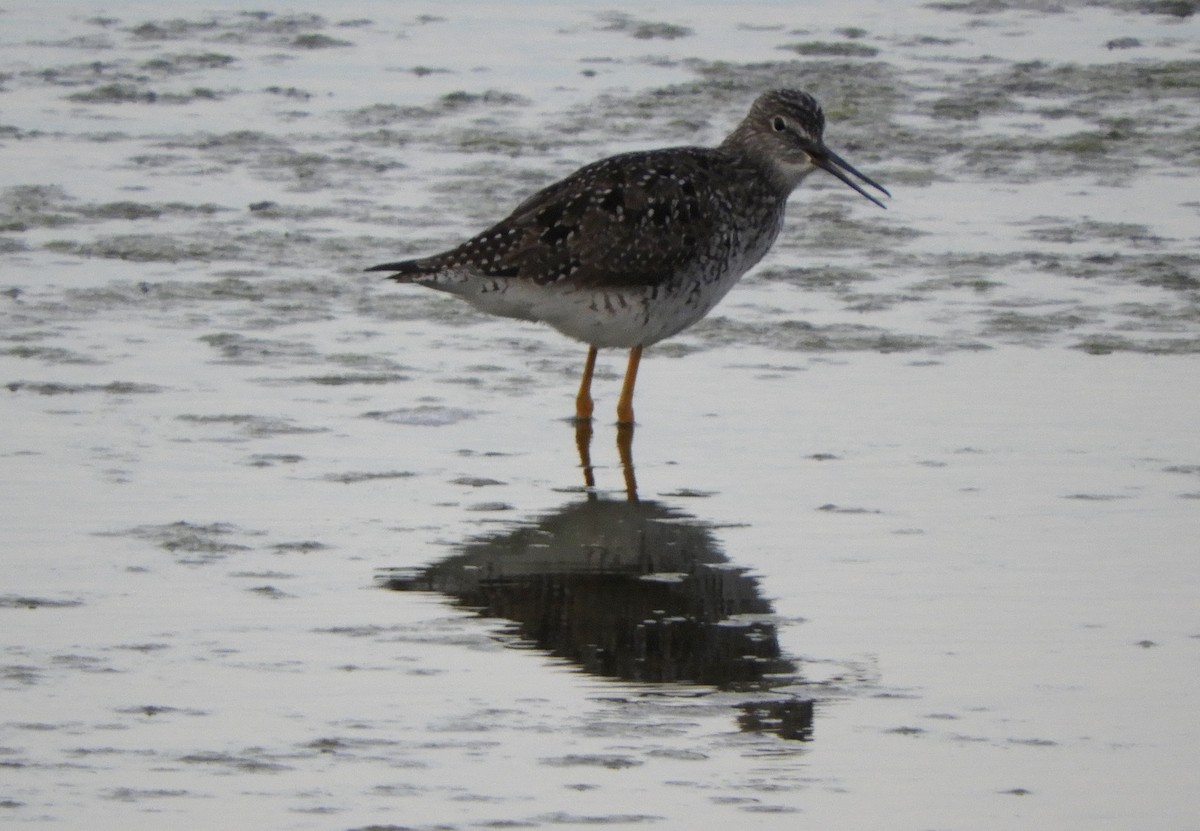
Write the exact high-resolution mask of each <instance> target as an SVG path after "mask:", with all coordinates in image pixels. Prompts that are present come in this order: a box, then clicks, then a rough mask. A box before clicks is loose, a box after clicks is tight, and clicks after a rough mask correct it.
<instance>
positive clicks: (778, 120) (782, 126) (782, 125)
mask: <svg viewBox="0 0 1200 831" xmlns="http://www.w3.org/2000/svg"><path fill="white" fill-rule="evenodd" d="M771 126H772V127H773V128H775V132H777V133H782V132H783V131H784V130H786V129H787V122H786V121H784V120H783V118H782V117H781V116H778V115H777V116H775V117H774V118H772V119H771Z"/></svg>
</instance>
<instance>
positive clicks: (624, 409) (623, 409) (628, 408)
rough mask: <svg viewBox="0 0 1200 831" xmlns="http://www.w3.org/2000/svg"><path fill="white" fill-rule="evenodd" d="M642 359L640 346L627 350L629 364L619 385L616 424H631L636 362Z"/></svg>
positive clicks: (636, 369)
mask: <svg viewBox="0 0 1200 831" xmlns="http://www.w3.org/2000/svg"><path fill="white" fill-rule="evenodd" d="M641 360H642V347H640V346H635V347H633V349H630V350H629V365H628V366H627V367H626V368H625V383H624V384H622V385H621V398H620V400H619V401H617V424H633V385H634V384H636V383H637V371H638V364H639V363H640V362H641Z"/></svg>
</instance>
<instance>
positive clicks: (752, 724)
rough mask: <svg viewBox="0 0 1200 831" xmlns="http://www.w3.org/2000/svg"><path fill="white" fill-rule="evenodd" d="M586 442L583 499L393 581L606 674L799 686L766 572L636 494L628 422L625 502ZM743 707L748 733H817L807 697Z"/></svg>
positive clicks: (582, 436)
mask: <svg viewBox="0 0 1200 831" xmlns="http://www.w3.org/2000/svg"><path fill="white" fill-rule="evenodd" d="M577 438H578V439H579V441H580V444H579V450H580V460H581V462H582V464H583V469H584V476H585V482H586V483H587V487H586V488H585V496H583V497H582V498H579V499H576V500H574V501H571V502H568V503H567V504H565V505H562V506H561V507H559V508H558V509H556V510H553V511H550V512H547V513H545V514H543V515H541V516H538V517H536V518H534V519H533V520H531V521H528V522H525V523H522V524H520V525H517V526H516V527H512V526H510V527H508V528H507V529H506V530H504V531H500V532H496V533H491V534H486V535H483V536H480V537H478V538H475V539H472V540H469V541H467V542H465V543H463V544H462V545H460V546H459V547H458V548H459V550H458V553H457V554H455V555H453V556H451V557H448V558H446V559H444V560H442V561H440V562H438V563H435V564H433V565H431V566H428V567H426V568H423V569H420V570H418V571H415V572H413V571H389V572H385V573H384V575H383V584H384V585H385V586H386V587H388V588H391V589H395V590H400V591H414V590H415V591H436V592H440V593H442V594H445V595H447V596H449V597H451V598H453V600H454V602H455V603H456V605H460V606H465V607H469V608H472V609H475V610H477V611H478V612H479V614H481V615H483V616H486V617H496V618H504V619H506V620H509V621H511V622H512V623H511V626H510V628H509V632H510V633H511V634H512V635H514V636H515V637H517V638H518V639H519V640H520V641H522V642H524V643H528V644H531V645H534V646H536V647H538V648H540V649H543V650H545V651H547V652H548V653H550V654H552V655H555V656H557V657H560V658H563V659H566V660H568V661H570V662H572V663H574V664H576V665H577V666H579V667H580V668H581V669H582V670H584V671H585V672H588V673H591V674H593V675H597V676H603V677H609V678H620V679H624V680H628V681H635V682H642V683H655V684H657V683H667V682H686V683H692V684H703V685H712V686H714V687H716V688H718V689H722V690H732V691H739V692H750V691H762V692H766V691H769V690H772V689H775V688H779V687H783V686H787V685H792V684H795V683H797V681H798V677H797V672H798V669H797V666H796V664H795V662H794V661H792V660H790V659H789V658H787V657H786V656H784V655H783V654H782V652H781V650H780V647H779V642H778V638H777V635H776V630H775V625H774V623H773V621H772V619H771V615H772V608H771V604H770V603H769V602H768V601H767V600H766V599H764V598H763V597H762V596H761V594H760V593H759V587H758V582H757V580H756V579H755V578H754V577H753V576H752V575H750V574H748V573H747V571H746V569H744V568H740V567H738V566H736V565H734V564H732V563H730V562H729V560H728V558H727V557H726V556H725V555H724V553H723V552H722V551H721V549H720V547H719V545H718V543H717V539H716V537H715V535H714V534H713V532H712V530H711V528H710V526H709V525H708V524H707V523H705V522H703V521H702V520H699V519H697V518H696V517H694V516H691V515H689V514H687V513H685V512H683V511H681V510H679V509H677V508H674V507H672V506H670V505H667V504H665V503H662V502H658V501H654V500H643V499H638V497H637V488H636V482H635V479H634V475H633V465H632V447H631V441H630V439H631V438H632V434H631V432H629V433H625V434H623V435H620V436H619V437H618V445H619V448H618V449H619V452H620V454H621V459H622V467H623V472H624V479H625V485H626V488H625V494H624V498H617V499H614V498H609V497H606V496H604V495H602V494H600V493H598V492H597V491H596V489H595V486H594V478H593V473H592V467H591V462H590V452H589V450H590V448H589V446H588V445H589V439H590V428H588V429H587V430H586V431H582V430H581V431H580V432H578V433H577ZM738 709H739V712H738V723H739V725H740V726H741V727H742V729H744V730H747V731H754V732H771V733H775V734H777V735H779V736H782V737H784V738H788V739H798V740H802V741H806V740H808V739H809V738H810V737H811V731H812V714H813V711H812V702H811V701H810V700H800V699H796V698H794V697H793V696H790V695H765V696H762V697H760V699H756V700H753V701H750V702H748V703H742V704H740V705H739V708H738Z"/></svg>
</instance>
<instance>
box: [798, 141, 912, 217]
mask: <svg viewBox="0 0 1200 831" xmlns="http://www.w3.org/2000/svg"><path fill="white" fill-rule="evenodd" d="M808 155H809V158H811V159H812V162H813V164H815V165H816V166H817V167H819V168H821V169H822V170H824V171H825V172H826V173H829V174H831V175H833V176H834V177H835V178H836V179H839V180H840V181H842V182H843V183H845V184H847V185H849V186H850V187H852V188H853V189H854V190H856V191H858V192H859V193H860V194H862V195H863V196H865V197H866V198H867V199H870V200H871V201H872V202H874V203H875V204H876V205H878V206H879V207H881V208H884V209H885V210H886V209H887V205H885V204H883V203H882V202H880V201H879V200H878V199H876V198H875V197H874V196H872V195H871V194H869V193H867V192H866V191H865V190H863V189H862V187H860V186H859V184H858V182H856V181H854V180H853V179H851V178H850V177H849V176H847V175H846V173H852V174H854V175H855V176H857V177H858V178H860V179H862V180H863V181H864V182H866V183H867V184H868V185H870V186H871V187H873V188H875V189H876V190H877V191H879V192H880V193H882V194H884V195H885V196H891V194H890V193H888V190H887V188H885V187H884V186H883V185H881V184H879V183H878V182H876V181H875V180H873V179H871V178H870V177H869V176H864V175H863V174H861V173H859V172H858V171H857V170H855V169H854V165H852V164H850V162H848V161H846V160H845V159H843V158H842V157H841V156H839V155H838V154H837V153H834V152H833V151H832V150H830V149H829V148H828V147H822V148H821V149H820V150H819V151H817V152H810V153H809V154H808ZM843 170H844V171H846V173H843V172H842V171H843Z"/></svg>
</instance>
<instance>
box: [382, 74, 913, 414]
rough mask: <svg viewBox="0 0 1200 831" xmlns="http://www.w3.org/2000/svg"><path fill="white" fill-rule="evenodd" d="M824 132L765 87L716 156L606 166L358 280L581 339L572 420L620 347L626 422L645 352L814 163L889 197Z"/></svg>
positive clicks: (739, 259) (699, 150)
mask: <svg viewBox="0 0 1200 831" xmlns="http://www.w3.org/2000/svg"><path fill="white" fill-rule="evenodd" d="M824 130H825V116H824V114H823V113H822V112H821V107H820V105H819V104H818V103H817V101H816V99H815V98H813V97H812V96H811V95H809V94H808V93H805V92H801V91H799V90H792V89H781V90H774V91H772V92H767V93H764V94H762V95H760V96H759V97H758V98H757V99H756V100H755V102H754V104H753V105H752V106H751V107H750V112H749V114H748V115H747V116H746V117H745V119H743V120H742V122H741V123H740V124H739V125H738V126H737V128H736V129H735V130H734V131H733V132H732V133H730V134H729V136H728V137H727V138H726V139H725V140H724V141H723V142H721V144H720V145H719V146H717V147H711V148H709V147H672V148H668V149H665V150H649V151H644V152H635V153H624V154H622V155H619V156H612V157H611V158H607V159H603V160H601V161H598V162H595V163H593V164H590V165H587V166H586V167H583V168H581V169H580V170H577V171H576V172H575V173H572V174H571V175H570V176H568V177H567V178H566V179H563V180H562V181H561V182H557V183H555V184H553V185H550V186H549V187H547V188H545V189H543V190H541V191H538V192H537V193H535V194H533V195H532V196H530V197H529V198H528V199H526V200H525V201H524V202H522V203H521V204H520V205H518V206H517V208H516V210H514V211H513V212H512V214H510V215H509V216H508V218H506V219H504V220H501V221H500V222H499V223H498V224H496V225H494V226H492V227H491V228H489V229H488V230H486V231H484V232H483V233H481V234H479V235H477V236H475V237H472V238H471V239H469V240H467V241H466V242H464V243H463V244H462V245H460V246H458V247H457V248H453V249H451V250H449V251H446V252H444V253H442V254H434V255H432V256H429V257H421V258H419V259H415V260H403V261H401V262H394V263H386V264H384V265H377V266H375V267H373V268H370V269H368V271H390V272H394V273H393V274H392V275H391V277H390V279H392V280H396V281H397V282H401V283H417V284H419V285H422V286H427V287H429V288H432V289H437V290H439V291H445V292H449V293H451V294H456V295H458V296H460V297H462V298H463V299H465V300H467V301H468V302H470V303H471V304H472V305H474V306H475V307H476V308H478V309H481V310H482V311H485V312H489V313H491V314H495V315H502V316H504V317H513V318H518V319H521V320H535V321H541V322H544V323H548V324H550V325H551V326H553V327H554V328H555V329H557V330H558V331H560V332H562V333H563V334H565V335H567V336H569V337H572V338H575V339H576V340H580V341H583V342H584V343H586V344H588V347H589V348H588V354H587V360H586V362H585V363H584V367H583V378H582V380H581V381H580V384H579V392H578V394H577V396H576V398H575V416H576V418H578V419H590V418H591V416H592V396H591V384H592V372H593V370H594V369H595V365H596V353H597V350H599V349H602V348H605V347H618V348H623V349H628V350H630V351H629V364H628V367H627V369H626V371H625V381H624V384H623V385H622V388H621V397H620V399H619V401H618V403H617V422H618V423H619V424H632V423H633V387H634V383H635V382H636V380H637V370H638V363H639V362H640V360H641V357H642V349H643V348H644V347H646V346H649V345H650V344H653V343H657V342H658V341H660V340H662V339H663V338H668V337H670V336H671V335H674V334H676V333H678V332H680V331H682V330H683V329H686V328H687V327H688V326H691V325H692V324H693V323H695V322H696V321H698V320H700V319H701V318H702V317H704V316H705V315H706V314H708V312H709V311H711V310H712V308H713V307H714V306H715V305H717V303H718V301H720V299H721V298H722V297H724V296H725V294H726V293H727V292H728V291H729V290H730V289H731V288H733V285H734V283H736V282H737V281H738V280H739V279H740V278H741V276H742V275H743V274H745V273H746V271H747V270H749V269H750V267H751V266H753V265H754V264H755V263H757V262H758V261H759V260H760V259H762V257H763V255H764V254H766V253H767V250H768V249H769V248H770V247H771V244H772V243H773V242H774V241H775V238H776V237H777V236H778V235H779V230H780V228H781V227H782V225H783V214H784V206H785V205H786V203H787V199H788V196H789V195H790V194H791V192H792V191H793V190H795V188H796V187H797V186H798V185H799V184H800V182H801V181H802V180H803V179H804V177H805V176H807V175H808V174H809V173H811V172H812V171H813V170H815V169H817V168H821V169H822V170H824V171H826V172H828V173H830V174H832V175H833V176H835V177H836V178H838V179H839V180H841V181H842V182H844V183H845V184H847V185H849V186H850V187H851V188H853V189H854V190H856V191H857V192H858V193H860V194H862V195H863V196H865V197H866V198H867V199H869V200H871V201H872V202H874V203H875V204H876V205H879V206H880V207H883V203H882V202H880V201H879V199H877V198H876V197H874V196H873V195H871V194H870V193H868V192H867V191H866V190H864V189H863V187H862V186H860V185H859V184H858V182H856V181H854V179H852V178H851V176H854V177H857V178H858V179H859V180H861V181H862V182H863V183H865V184H867V185H869V186H870V187H872V188H875V189H876V190H878V191H879V192H881V193H883V194H885V195H887V196H891V194H889V193H888V192H887V190H886V189H885V188H884V187H883V186H881V185H879V184H877V183H876V182H874V181H873V180H871V179H870V178H868V177H867V176H864V175H863V174H862V173H859V172H858V171H857V170H855V169H854V168H853V167H852V166H851V165H850V164H849V163H848V162H846V161H845V160H844V159H842V158H841V157H840V156H838V155H837V154H836V153H834V152H833V151H832V150H830V149H829V148H828V147H826V146H825V142H824Z"/></svg>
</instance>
